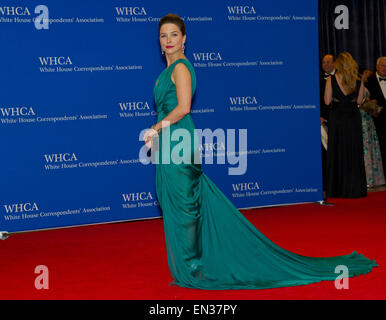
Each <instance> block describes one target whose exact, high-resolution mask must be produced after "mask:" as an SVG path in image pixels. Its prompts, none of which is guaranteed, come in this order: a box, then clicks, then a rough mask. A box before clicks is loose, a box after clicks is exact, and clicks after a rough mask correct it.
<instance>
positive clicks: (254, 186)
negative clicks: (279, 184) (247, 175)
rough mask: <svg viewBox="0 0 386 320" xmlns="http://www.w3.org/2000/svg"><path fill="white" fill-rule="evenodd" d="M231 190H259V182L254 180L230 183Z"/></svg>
mask: <svg viewBox="0 0 386 320" xmlns="http://www.w3.org/2000/svg"><path fill="white" fill-rule="evenodd" d="M232 188H233V191H238V192H240V191H241V192H242V191H254V190H259V189H260V187H259V184H258V183H257V182H256V181H255V182H243V183H232Z"/></svg>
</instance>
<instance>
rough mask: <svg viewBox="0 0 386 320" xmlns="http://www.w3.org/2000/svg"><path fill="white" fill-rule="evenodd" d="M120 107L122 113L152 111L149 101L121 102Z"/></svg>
mask: <svg viewBox="0 0 386 320" xmlns="http://www.w3.org/2000/svg"><path fill="white" fill-rule="evenodd" d="M119 107H120V108H121V110H122V111H137V110H140V111H143V110H150V106H149V103H148V102H147V101H132V102H119Z"/></svg>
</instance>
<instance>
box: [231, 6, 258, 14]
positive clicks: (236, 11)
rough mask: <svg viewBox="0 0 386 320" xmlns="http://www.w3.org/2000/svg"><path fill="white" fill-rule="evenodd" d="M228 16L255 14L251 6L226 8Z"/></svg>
mask: <svg viewBox="0 0 386 320" xmlns="http://www.w3.org/2000/svg"><path fill="white" fill-rule="evenodd" d="M228 12H229V13H230V14H256V11H255V8H254V7H253V6H228Z"/></svg>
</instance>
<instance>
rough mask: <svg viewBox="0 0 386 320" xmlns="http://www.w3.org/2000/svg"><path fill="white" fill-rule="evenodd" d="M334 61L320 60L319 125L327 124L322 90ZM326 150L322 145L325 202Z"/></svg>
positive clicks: (331, 56)
mask: <svg viewBox="0 0 386 320" xmlns="http://www.w3.org/2000/svg"><path fill="white" fill-rule="evenodd" d="M334 64H335V59H334V56H333V55H332V54H327V55H325V56H324V57H323V59H322V70H323V71H322V72H321V74H320V80H319V84H320V124H323V123H325V124H328V114H329V111H330V109H329V108H330V107H329V106H326V104H325V103H324V89H325V88H326V80H327V78H328V77H329V76H330V75H333V74H335V65H334ZM326 164H327V150H326V149H324V147H323V145H322V175H323V199H324V200H326V199H327V198H326V191H327V190H326V188H327V172H326Z"/></svg>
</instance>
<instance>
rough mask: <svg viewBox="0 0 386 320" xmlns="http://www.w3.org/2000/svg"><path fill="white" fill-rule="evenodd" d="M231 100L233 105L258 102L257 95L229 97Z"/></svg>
mask: <svg viewBox="0 0 386 320" xmlns="http://www.w3.org/2000/svg"><path fill="white" fill-rule="evenodd" d="M229 100H230V102H231V104H232V105H246V104H247V105H251V104H257V99H256V97H249V96H247V97H229Z"/></svg>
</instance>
